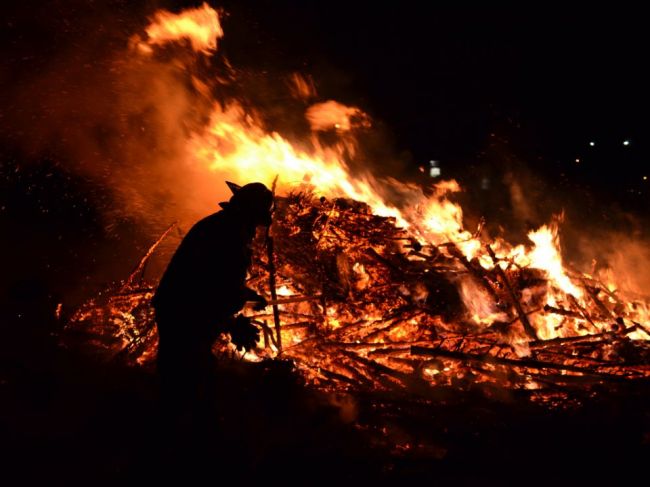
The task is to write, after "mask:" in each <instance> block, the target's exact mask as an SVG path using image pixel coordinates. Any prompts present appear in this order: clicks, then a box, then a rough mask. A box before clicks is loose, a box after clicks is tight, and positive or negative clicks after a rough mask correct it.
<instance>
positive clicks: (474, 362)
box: [64, 4, 650, 402]
mask: <svg viewBox="0 0 650 487" xmlns="http://www.w3.org/2000/svg"><path fill="white" fill-rule="evenodd" d="M145 31H146V36H145V35H144V33H142V36H134V37H133V38H132V40H131V48H132V49H133V51H134V55H136V56H144V57H145V58H147V59H156V56H157V50H158V49H162V48H163V47H164V46H165V45H167V44H169V43H181V44H182V45H184V46H185V47H186V48H189V49H191V52H189V53H188V52H186V53H185V54H184V57H183V60H184V61H183V62H180V63H177V66H180V67H181V68H183V69H185V70H186V71H187V72H188V73H193V70H192V68H191V66H192V62H193V61H192V59H194V60H195V61H196V60H200V59H202V56H211V55H213V54H214V53H215V51H216V47H217V40H218V39H220V38H222V37H223V31H222V29H221V24H220V22H219V15H218V13H217V12H216V11H215V10H213V9H212V8H211V7H209V6H208V5H206V4H204V5H203V6H202V7H201V8H199V9H193V10H187V11H185V12H181V13H179V14H171V13H169V12H159V13H157V14H156V15H155V16H153V17H152V18H151V24H150V25H149V26H148V27H147V28H146V29H145ZM171 55H172V54H171V53H170V52H167V53H166V54H165V56H167V57H169V56H171ZM165 56H162V57H161V61H160V62H162V59H166V58H165ZM188 59H189V60H188ZM224 65H225V66H227V67H228V70H229V71H228V73H226V74H225V75H224V76H225V77H226V78H228V80H227V83H231V84H233V83H234V82H235V81H236V80H235V78H234V76H235V73H236V71H235V70H234V68H232V67H231V66H230V64H229V63H228V61H227V60H224ZM175 66H176V65H175ZM174 69H176V68H174ZM231 78H232V79H231ZM191 80H192V86H194V88H195V90H196V91H197V92H199V93H201V95H202V96H201V97H199V98H197V100H198V102H197V103H201V104H202V105H201V106H202V107H206V106H207V107H208V108H209V107H210V106H211V110H212V111H211V113H210V115H209V116H206V117H205V120H204V122H205V123H204V126H202V127H196V128H194V129H192V130H189V131H188V135H187V138H186V139H184V140H183V141H182V142H183V143H184V149H183V152H182V154H180V155H179V163H182V165H183V167H184V169H187V170H188V171H191V172H192V174H194V175H195V176H196V181H194V183H196V184H194V183H193V184H192V185H191V187H192V189H193V191H194V192H196V193H201V194H202V195H203V196H205V198H204V199H205V201H214V196H215V195H214V193H215V191H217V190H215V184H216V181H217V180H222V179H231V180H239V181H241V180H248V179H250V178H251V177H253V178H254V179H255V180H258V181H263V182H266V183H268V182H270V181H273V180H274V178H276V177H277V176H279V182H280V184H279V186H278V194H283V195H285V196H283V197H278V198H277V203H276V212H275V221H274V224H273V227H272V230H271V233H270V235H271V236H272V239H271V238H270V237H269V235H267V236H266V238H263V237H262V236H260V237H259V238H258V240H256V242H255V244H254V255H255V259H254V263H253V265H252V267H251V268H250V269H249V282H248V286H249V287H251V288H252V289H255V290H256V291H257V292H259V293H260V294H262V295H264V296H266V297H267V298H268V299H269V302H270V305H269V306H268V307H267V308H266V310H265V311H264V312H261V313H259V312H254V311H252V310H251V309H246V310H244V313H245V315H246V316H247V317H249V318H251V319H252V320H253V322H254V323H255V324H256V325H257V326H259V327H260V329H261V330H262V332H263V333H262V338H261V340H260V342H259V343H258V347H257V349H256V350H254V352H249V353H247V354H246V355H245V356H244V357H243V358H244V359H246V360H251V361H261V360H264V359H272V358H275V357H282V358H284V359H289V360H291V361H293V362H294V363H295V366H296V368H297V369H299V370H300V371H301V373H302V374H303V375H304V377H305V378H306V379H308V380H309V381H310V382H311V383H312V384H314V385H316V386H318V387H320V388H323V389H326V390H330V391H356V392H368V391H370V392H372V393H376V392H379V391H388V392H391V393H397V394H405V395H408V396H416V397H420V398H425V399H427V398H435V397H437V394H438V392H437V391H439V390H440V389H441V388H444V387H453V388H455V389H471V388H477V387H478V388H480V389H482V390H483V389H484V390H489V389H490V388H494V387H496V388H501V389H505V390H507V391H513V392H514V391H517V392H519V393H524V394H527V395H530V396H531V398H533V399H540V400H543V401H551V402H553V401H555V399H556V398H561V397H564V398H568V397H571V396H574V395H575V393H576V392H577V391H582V392H585V393H589V392H590V391H591V390H592V389H593V388H596V387H602V385H603V384H607V385H608V386H612V387H613V386H614V385H616V384H619V383H621V382H622V381H625V382H626V383H630V381H635V380H638V379H644V378H647V377H648V376H649V375H650V368H649V365H650V348H649V346H648V340H650V329H649V327H648V325H647V323H648V317H649V316H650V314H649V313H648V305H649V303H650V300H649V299H648V298H647V297H644V296H633V295H629V294H626V293H624V292H623V291H621V290H619V289H618V286H616V285H615V284H614V283H613V282H612V283H610V282H601V280H599V279H598V278H597V276H594V275H588V274H584V273H581V272H579V271H575V270H567V269H568V267H567V266H566V265H564V264H563V262H562V258H561V252H560V247H559V238H558V228H559V223H558V222H557V221H556V222H553V223H552V224H550V225H547V226H543V227H541V228H539V229H538V230H536V231H533V232H530V233H529V235H528V237H529V239H530V241H531V244H532V245H530V246H524V245H518V246H512V245H510V244H508V242H505V241H504V240H502V239H498V238H497V239H491V238H489V237H487V236H485V235H484V234H483V232H482V229H481V228H478V229H477V231H476V232H474V233H472V232H469V231H467V230H466V229H464V227H463V212H462V209H461V208H460V207H459V206H458V205H457V204H455V203H453V202H452V201H451V199H450V198H449V195H450V194H451V193H454V192H457V191H460V188H459V185H458V184H457V183H456V182H455V181H443V182H439V183H438V184H436V185H435V186H432V187H429V188H426V192H425V191H423V190H422V188H421V187H419V186H416V185H413V184H405V183H402V182H398V181H396V180H391V179H380V178H377V177H375V176H374V175H373V174H372V172H371V171H366V172H365V173H360V172H358V171H357V172H355V173H354V174H353V173H352V171H351V170H350V164H349V163H350V162H351V160H353V159H354V155H355V154H356V153H357V151H358V150H359V147H358V141H357V138H356V135H357V133H358V131H362V130H367V129H368V128H369V127H370V119H369V117H368V116H367V115H366V114H365V113H364V112H363V111H362V110H360V109H358V108H355V107H346V106H344V105H341V104H339V103H337V102H335V101H332V100H329V101H324V102H316V100H317V93H316V89H315V87H314V84H313V82H307V81H306V79H304V78H302V77H301V76H299V75H297V74H296V73H293V74H292V75H291V78H290V80H291V86H293V87H294V89H293V92H294V98H295V99H296V100H298V102H297V103H301V104H302V105H300V106H301V107H302V109H303V113H302V118H303V120H302V122H303V125H304V127H303V128H305V129H306V128H307V127H308V128H309V130H310V131H309V132H308V134H307V135H306V136H305V137H304V140H301V141H300V143H292V142H290V141H289V140H287V139H285V138H284V137H283V136H282V135H280V134H279V133H278V132H275V131H272V130H269V129H267V128H266V127H265V124H264V123H263V122H262V120H263V117H262V116H261V115H260V114H259V113H257V112H256V111H255V110H254V109H252V108H250V107H248V105H247V104H246V103H242V101H241V100H240V99H238V98H236V97H232V98H226V99H225V100H220V101H219V102H217V101H215V100H216V97H214V95H213V92H216V91H218V90H219V89H220V88H222V85H221V84H219V83H222V82H223V83H225V81H224V78H223V77H222V78H218V77H217V81H211V80H208V79H204V80H201V79H199V78H198V77H197V75H195V74H192V76H191ZM227 83H226V84H227ZM222 98H223V96H222ZM308 103H311V105H309V104H308ZM179 173H182V174H183V175H184V174H185V172H183V171H179ZM179 177H184V176H179ZM173 179H174V181H176V176H175V177H174V178H173ZM198 181H200V184H199V183H197V182H198ZM296 182H299V183H296ZM315 188H317V191H316V190H315ZM168 231H169V230H168ZM168 231H167V232H165V234H163V236H162V237H161V238H160V239H159V240H158V242H156V244H154V246H153V247H152V248H151V249H150V251H149V252H148V253H147V255H145V257H144V258H143V259H142V261H141V263H140V264H139V265H138V267H137V269H136V270H135V271H134V273H133V274H132V275H131V276H129V278H128V279H126V280H125V281H124V282H123V283H121V284H120V285H119V286H117V287H115V288H113V289H109V290H107V291H106V292H104V293H102V295H101V296H98V297H96V298H94V299H92V300H90V301H88V302H87V303H86V304H85V305H83V306H82V307H81V308H80V309H79V310H77V311H76V312H75V313H74V314H73V315H72V316H71V318H70V320H69V322H68V324H67V326H66V332H65V335H64V342H65V343H66V344H67V345H68V346H74V345H75V344H78V343H80V344H81V346H82V347H83V348H88V347H89V345H90V348H92V350H94V351H96V352H97V353H98V354H100V355H101V356H102V357H103V358H105V359H115V360H125V361H127V362H130V363H138V364H147V363H149V362H150V361H151V358H152V357H153V356H154V355H155V350H156V331H155V330H156V328H155V324H154V319H153V312H152V310H151V309H150V306H149V301H150V299H151V297H152V295H153V291H154V289H155V285H156V283H155V282H150V281H147V280H144V279H143V278H142V276H143V272H144V269H145V267H146V263H147V260H148V258H149V257H150V256H151V254H152V253H153V252H154V251H155V249H156V247H157V246H158V244H159V243H160V242H161V240H162V239H163V238H164V237H165V235H166V234H167V233H168ZM269 274H270V275H271V279H269ZM214 299H215V300H218V299H219V296H215V297H214ZM214 351H215V353H217V354H222V355H234V354H237V353H238V352H236V350H235V349H234V347H233V346H232V345H230V344H229V341H228V337H227V336H224V337H223V339H222V340H221V341H219V342H218V343H217V344H216V345H215V350H214Z"/></svg>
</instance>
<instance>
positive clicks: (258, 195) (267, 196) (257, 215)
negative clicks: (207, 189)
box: [220, 183, 273, 226]
mask: <svg viewBox="0 0 650 487" xmlns="http://www.w3.org/2000/svg"><path fill="white" fill-rule="evenodd" d="M228 187H229V188H230V190H231V191H232V192H233V195H232V196H231V197H230V200H229V201H228V203H220V205H221V206H222V207H223V208H228V209H229V210H233V211H236V212H237V213H240V214H241V215H242V216H243V217H244V218H250V219H251V220H252V222H253V223H255V224H256V225H265V226H269V225H270V224H271V208H272V207H273V193H272V192H271V191H270V190H269V189H268V188H267V187H266V186H264V184H262V183H248V184H246V185H244V186H237V185H236V184H233V183H228Z"/></svg>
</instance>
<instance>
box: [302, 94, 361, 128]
mask: <svg viewBox="0 0 650 487" xmlns="http://www.w3.org/2000/svg"><path fill="white" fill-rule="evenodd" d="M307 120H308V121H309V125H310V126H311V129H312V130H313V131H326V130H332V129H334V130H336V131H338V132H348V131H349V130H351V129H352V128H354V127H359V126H364V127H368V126H369V125H370V122H369V120H368V116H367V115H366V114H365V113H363V112H362V111H361V110H359V109H358V108H356V107H348V106H345V105H343V104H341V103H339V102H336V101H334V100H328V101H326V102H323V103H316V104H315V105H312V106H310V107H309V109H308V110H307Z"/></svg>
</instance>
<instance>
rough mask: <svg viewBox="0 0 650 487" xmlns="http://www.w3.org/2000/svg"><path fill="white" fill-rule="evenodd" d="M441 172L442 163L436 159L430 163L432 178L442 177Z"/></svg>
mask: <svg viewBox="0 0 650 487" xmlns="http://www.w3.org/2000/svg"><path fill="white" fill-rule="evenodd" d="M440 174H441V171H440V162H439V161H436V160H434V159H432V160H430V161H429V176H431V177H432V178H437V177H438V176H440Z"/></svg>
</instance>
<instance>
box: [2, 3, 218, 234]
mask: <svg viewBox="0 0 650 487" xmlns="http://www.w3.org/2000/svg"><path fill="white" fill-rule="evenodd" d="M122 13H123V12H122ZM100 14H101V15H100ZM123 14H124V13H123ZM137 14H139V12H138V13H136V15H133V14H132V15H133V17H137V18H131V17H127V18H126V19H125V18H118V17H116V16H115V15H112V14H111V13H109V12H101V13H98V12H93V11H84V10H83V9H82V12H81V13H80V14H78V15H79V16H77V17H74V18H73V20H74V21H73V22H72V20H71V18H67V22H68V23H70V22H72V24H73V27H71V28H70V30H69V34H68V35H63V36H62V38H60V39H58V43H59V45H58V46H57V49H56V50H55V51H53V52H50V53H41V52H40V51H39V48H43V46H41V43H40V42H36V43H35V44H34V45H32V44H31V43H28V42H26V43H24V44H25V45H24V46H23V49H24V50H26V51H27V50H28V51H29V52H36V53H37V54H38V55H39V56H40V57H37V61H38V62H39V64H42V66H41V69H34V70H29V71H25V72H24V73H23V75H22V76H21V77H20V79H18V80H16V79H11V80H8V79H5V80H4V81H5V83H4V84H3V87H4V88H6V89H5V90H4V97H5V99H4V100H3V106H4V107H5V109H4V110H3V113H2V119H1V122H0V124H1V128H2V136H3V137H2V138H3V139H4V140H6V142H5V146H6V145H8V144H10V145H11V146H12V147H16V148H18V150H20V151H21V152H22V153H23V160H32V161H39V160H42V159H43V158H51V159H52V158H53V159H56V160H57V161H58V162H59V163H60V164H61V165H62V166H63V167H65V169H66V170H68V171H71V172H73V173H75V174H79V175H82V176H84V177H86V178H88V179H89V180H92V181H93V182H96V183H98V184H100V185H102V186H103V187H105V188H109V189H110V191H111V192H112V201H113V204H112V205H110V206H109V207H105V208H103V210H104V213H103V214H104V217H105V224H106V226H108V227H110V226H111V225H112V224H113V223H114V222H115V221H117V220H119V219H121V218H130V219H134V220H136V221H137V222H138V223H139V224H143V225H145V228H146V227H149V228H150V230H151V229H155V230H156V231H157V230H159V229H160V228H163V227H165V226H166V225H168V224H170V223H171V222H173V221H176V220H179V219H180V220H188V221H189V220H193V219H196V217H197V216H198V215H200V214H206V213H208V212H210V211H214V210H216V209H217V203H218V201H220V200H221V199H223V198H224V197H226V196H227V188H225V185H223V182H221V184H219V183H218V182H217V181H215V182H214V189H213V191H210V192H206V191H205V190H204V189H205V186H206V182H205V180H204V179H205V175H204V174H202V173H199V172H198V171H197V170H196V169H195V168H193V167H192V166H191V165H189V164H187V163H186V154H185V150H186V149H185V145H186V140H187V139H188V137H189V135H190V134H191V133H192V131H194V130H197V129H198V128H199V127H201V126H202V124H203V123H205V120H206V119H207V117H208V116H209V111H210V110H211V107H212V104H213V103H214V102H213V100H212V97H211V93H210V92H211V89H212V87H211V86H209V85H208V84H206V82H205V81H202V80H203V79H205V76H204V75H203V71H205V70H206V69H208V67H209V66H207V62H206V60H205V59H202V57H201V56H200V55H197V54H195V53H194V52H192V51H191V50H190V49H189V47H188V46H183V45H176V46H169V48H168V49H160V50H159V52H158V53H156V54H150V55H145V54H144V53H143V52H139V50H138V49H137V48H136V42H135V41H134V39H135V38H134V37H133V33H134V32H135V33H139V34H140V35H142V36H145V35H146V34H145V33H144V21H146V16H142V17H141V18H140V17H139V15H137ZM98 17H99V18H98ZM54 24H55V25H54V27H49V26H48V28H47V29H46V33H47V32H49V29H50V28H52V29H54V28H58V27H60V26H59V25H56V22H54ZM25 29H26V27H24V26H23V30H25ZM34 33H35V36H37V37H44V38H47V35H44V34H43V33H42V32H41V30H40V29H36V30H35V31H34ZM46 54H49V57H47V59H45V57H46ZM20 55H22V54H16V56H20ZM41 58H43V59H41ZM35 63H36V61H35ZM199 185H200V187H201V188H202V189H203V191H200V192H199V191H196V188H197V187H198V186H199ZM222 186H223V187H222Z"/></svg>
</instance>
